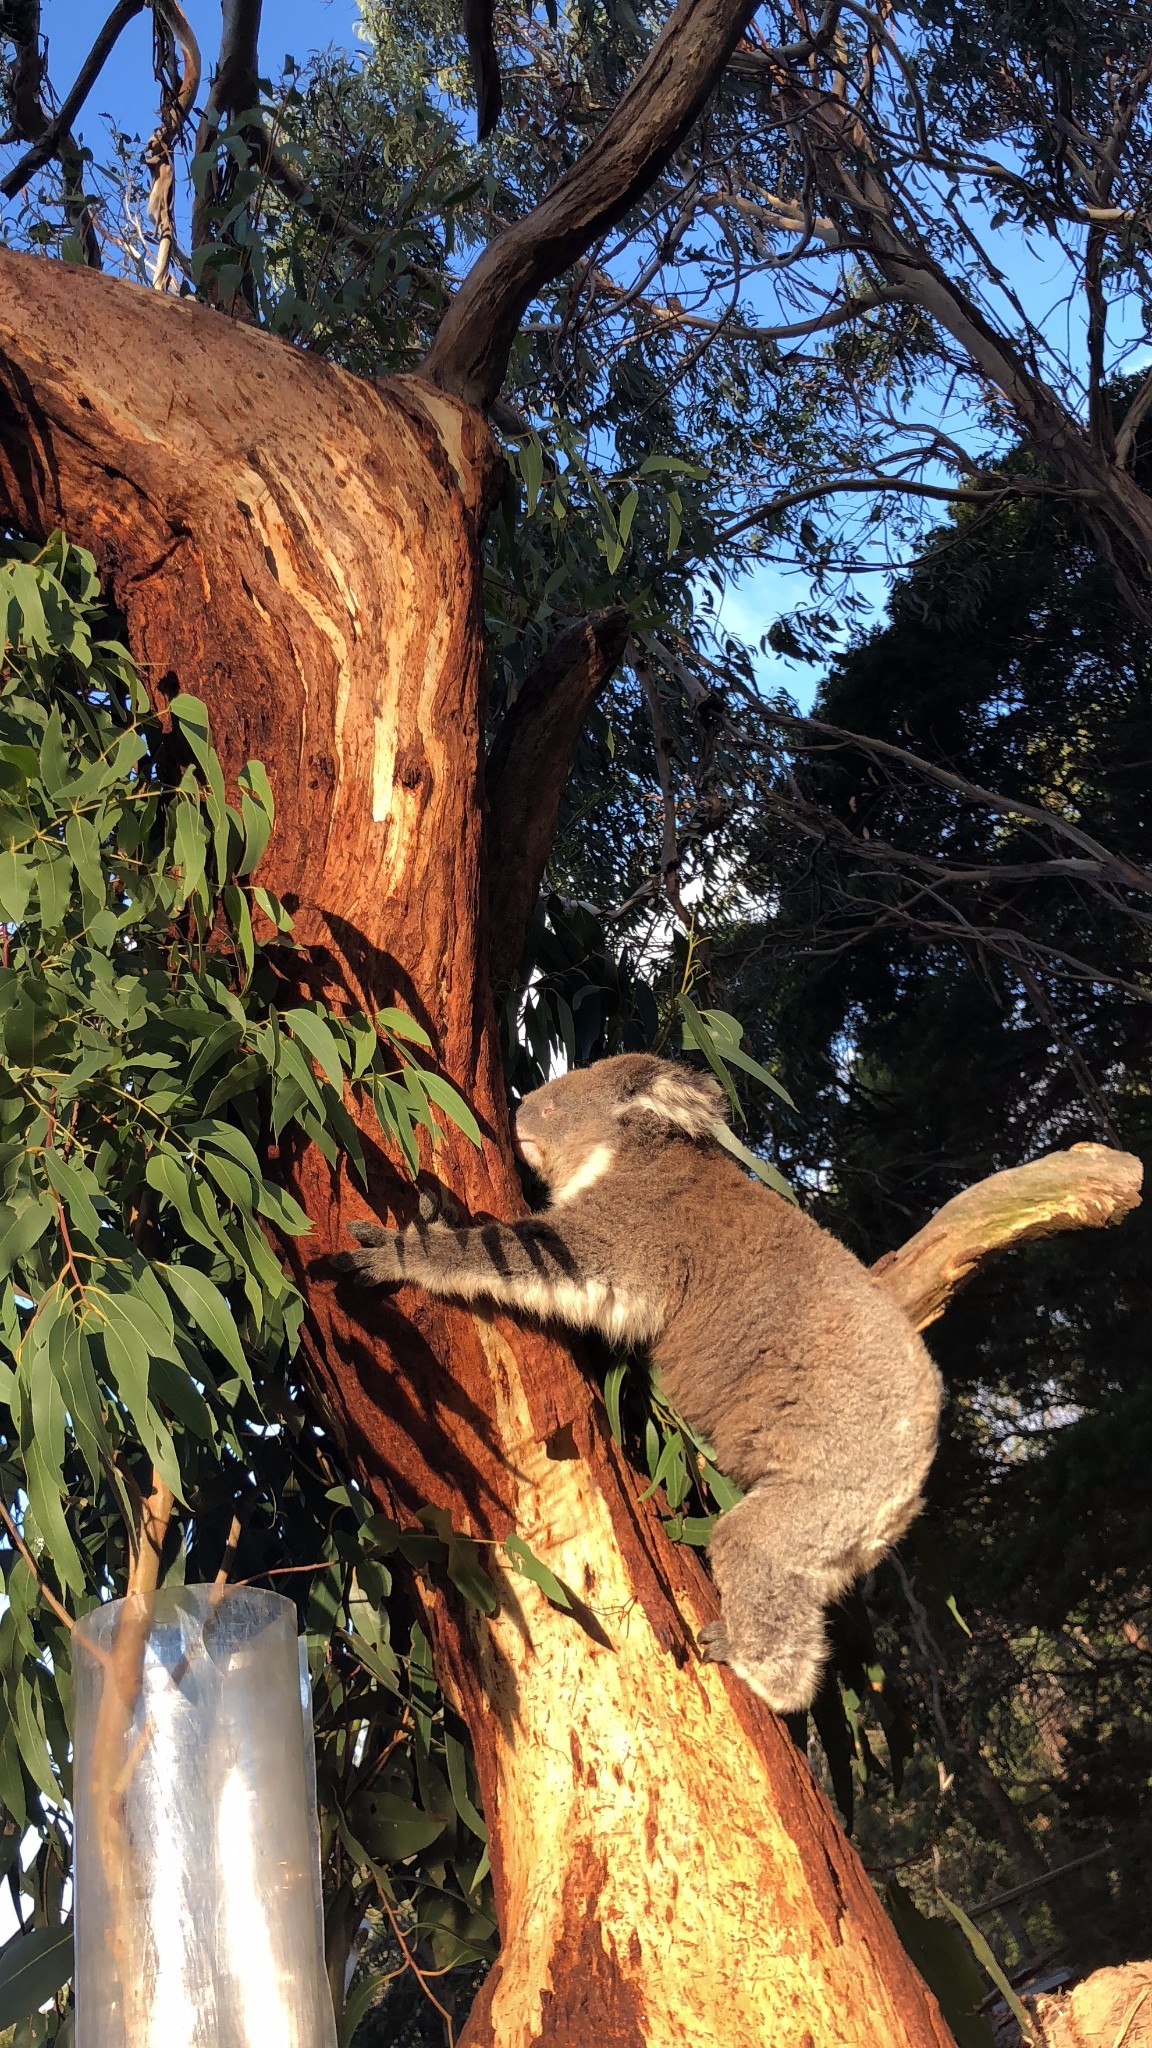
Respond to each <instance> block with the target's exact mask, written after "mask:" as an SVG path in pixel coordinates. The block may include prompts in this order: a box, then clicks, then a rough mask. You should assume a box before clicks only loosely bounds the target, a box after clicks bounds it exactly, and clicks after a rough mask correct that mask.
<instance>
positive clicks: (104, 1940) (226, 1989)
mask: <svg viewBox="0 0 1152 2048" xmlns="http://www.w3.org/2000/svg"><path fill="white" fill-rule="evenodd" d="M73 1684H74V1689H75V1707H74V1719H73V1726H74V1731H75V1742H74V1795H73V1806H74V1815H75V1827H76V1839H75V1862H74V1882H75V1924H76V2043H77V2048H335V2041H336V2033H335V2026H334V2022H333V2017H332V2003H331V1998H330V1996H329V1991H328V1983H327V1979H326V1976H325V1972H324V1950H323V1927H322V1913H321V1898H320V1869H319V1853H318V1833H317V1822H316V1802H315V1767H314V1758H313V1749H312V1715H311V1703H310V1698H309V1696H308V1692H307V1686H306V1684H303V1685H302V1681H301V1661H300V1654H299V1650H298V1648H297V1641H296V1614H295V1609H294V1608H293V1606H292V1603H291V1602H290V1601H288V1600H284V1599H282V1598H281V1597H280V1595H279V1594H277V1593H262V1592H255V1591H253V1590H252V1589H250V1588H248V1587H218V1586H181V1587H173V1588H171V1589H169V1590H165V1591H162V1592H160V1593H157V1594H156V1595H155V1596H154V1597H151V1598H148V1597H145V1596H141V1595H139V1594H135V1595H131V1596H130V1597H129V1598H128V1599H127V1600H117V1601H113V1602H111V1603H110V1604H109V1605H107V1606H103V1607H98V1608H96V1609H95V1611H94V1612H93V1613H91V1614H89V1615H88V1616H86V1618H85V1619H84V1620H83V1621H82V1622H81V1623H79V1624H78V1626H77V1628H76V1629H75V1631H74V1633H73Z"/></svg>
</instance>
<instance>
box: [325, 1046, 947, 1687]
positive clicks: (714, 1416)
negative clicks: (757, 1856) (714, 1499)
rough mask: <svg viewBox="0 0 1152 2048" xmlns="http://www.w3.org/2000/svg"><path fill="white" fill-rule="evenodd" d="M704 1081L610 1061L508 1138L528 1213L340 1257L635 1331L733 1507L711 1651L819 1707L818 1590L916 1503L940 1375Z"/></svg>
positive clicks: (721, 1527) (635, 1056)
mask: <svg viewBox="0 0 1152 2048" xmlns="http://www.w3.org/2000/svg"><path fill="white" fill-rule="evenodd" d="M722 1099H723V1098H722V1096H721V1093H720V1090H719V1088H718V1087H717V1085H716V1083H715V1082H714V1081H713V1080H711V1079H710V1078H709V1077H705V1076H701V1075H698V1074H695V1073H692V1072H691V1071H689V1070H688V1069H686V1068H684V1067H679V1066H674V1065H672V1064H671V1063H669V1062H668V1061H665V1060H658V1059H655V1058H653V1057H651V1056H650V1055H648V1054H646V1053H625V1054H622V1055H621V1056H620V1057H618V1058H616V1059H608V1060H602V1061H601V1062H600V1063H599V1065H597V1066H594V1067H591V1068H589V1069H587V1070H584V1071H581V1072H578V1073H572V1074H564V1075H562V1076H561V1077H560V1079H558V1080H556V1081H550V1082H549V1083H548V1086H547V1087H546V1088H540V1089H537V1091H536V1092H535V1094H532V1095H529V1096H527V1097H526V1098H525V1100H524V1102H523V1103H522V1104H521V1106H520V1109H519V1110H518V1112H517V1115H516V1119H515V1136H516V1147H517V1150H518V1152H519V1153H520V1155H521V1157H522V1158H523V1159H524V1160H525V1161H526V1162H527V1164H528V1165H529V1166H530V1167H532V1169H533V1170H534V1171H535V1172H536V1173H537V1174H538V1175H539V1177H540V1179H541V1180H542V1181H543V1182H544V1184H545V1186H546V1187H547V1189H548V1194H549V1205H548V1207H547V1208H546V1209H545V1210H544V1211H543V1212H542V1213H541V1214H540V1215H537V1216H534V1217H532V1218H531V1219H530V1220H529V1221H527V1222H524V1223H496V1222H482V1223H477V1224H473V1225H470V1226H468V1227H464V1228H455V1227H450V1226H448V1225H446V1224H443V1223H436V1224H426V1223H420V1224H416V1225H414V1226H413V1227H412V1228H411V1229H408V1230H402V1231H391V1230H381V1229H378V1228H376V1227H375V1226H374V1225H371V1224H354V1225H353V1226H352V1231H353V1235H354V1236H355V1237H357V1238H359V1240H360V1242H361V1244H363V1245H365V1246H366V1247H370V1249H366V1250H364V1251H360V1252H352V1253H349V1254H346V1255H344V1256H342V1257H341V1258H339V1259H338V1260H337V1261H336V1263H337V1264H338V1265H339V1266H340V1267H341V1268H342V1269H343V1270H344V1271H346V1272H349V1273H351V1274H352V1275H353V1276H354V1277H355V1278H356V1279H358V1280H359V1281H360V1282H361V1283H362V1284H366V1285H380V1284H386V1283H391V1282H395V1281H401V1280H410V1281H415V1282H417V1283H418V1284H419V1285H420V1286H422V1287H427V1288H430V1289H431V1290H432V1291H433V1292H434V1293H436V1294H443V1295H449V1296H452V1297H454V1298H456V1299H458V1300H463V1301H472V1300H482V1301H489V1302H492V1303H498V1304H500V1305H501V1306H504V1307H508V1308H514V1309H520V1310H525V1311H528V1312H530V1313H531V1314H533V1315H535V1316H539V1317H542V1318H546V1319H554V1320H555V1321H557V1322H561V1323H566V1324H569V1325H572V1326H575V1327H577V1328H589V1329H594V1330H598V1331H600V1332H601V1333H602V1334H603V1335H604V1336H605V1337H607V1338H609V1339H611V1340H613V1341H615V1342H616V1343H621V1344H647V1345H649V1346H650V1347H651V1352H652V1358H653V1361H654V1363H655V1365H656V1366H657V1367H658V1369H659V1372H660V1376H661V1379H662V1381H663V1384H664V1388H665V1390H666V1392H667V1395H668V1398H669V1400H670V1401H671V1402H672V1403H673V1405H674V1406H675V1407H676V1408H677V1409H678V1410H679V1411H680V1413H681V1414H682V1415H683V1416H684V1417H685V1419H686V1420H687V1421H688V1422H689V1423H690V1424H691V1425H692V1427H693V1429H695V1430H698V1431H699V1432H700V1434H701V1435H702V1436H704V1437H705V1438H706V1439H707V1440H708V1442H709V1443H710V1444H711V1445H712V1446H713V1448H714V1450H715V1453H716V1462H717V1464H718V1466H719V1467H720V1469H721V1471H723V1472H725V1473H727V1474H728V1475H729V1477H730V1478H732V1479H734V1480H735V1481H736V1482H737V1484H738V1485H740V1486H742V1487H744V1488H745V1491H746V1498H745V1499H744V1500H742V1501H741V1502H739V1504H738V1505H737V1506H736V1507H734V1508H731V1509H730V1510H729V1511H728V1513H727V1514H725V1515H722V1516H721V1518H720V1521H719V1522H718V1524H717V1526H716V1529H715V1532H714V1534H713V1537H712V1544H711V1552H710V1554H711V1559H712V1567H713V1570H714V1573H715V1576H716V1582H717V1585H718V1587H719V1590H720V1599H721V1607H722V1614H723V1619H722V1620H721V1621H718V1622H713V1623H711V1624H710V1625H709V1626H708V1627H707V1628H705V1629H703V1630H702V1631H701V1642H702V1643H703V1644H704V1646H705V1655H706V1656H708V1657H711V1658H714V1659H716V1660H717V1661H719V1662H722V1663H728V1664H731V1666H732V1668H733V1670H734V1671H736V1672H738V1673H739V1675H740V1677H741V1678H743V1679H745V1680H746V1682H747V1683H748V1684H749V1685H750V1686H751V1687H752V1690H753V1691H754V1692H757V1693H759V1694H760V1696H761V1697H762V1698H763V1699H766V1700H767V1701H768V1703H769V1705H770V1706H772V1707H775V1708H776V1709H777V1711H778V1712H780V1713H791V1712H793V1711H794V1710H795V1709H797V1708H800V1707H806V1706H807V1705H809V1703H810V1702H811V1700H812V1697H813V1695H814V1693H815V1691H816V1688H817V1685H818V1683H819V1679H820V1672H821V1669H822V1667H823V1664H824V1659H825V1656H826V1646H825V1640H824V1610H825V1608H826V1606H827V1604H828V1602H829V1601H830V1600H832V1599H834V1598H835V1597H836V1595H837V1594H838V1593H840V1592H842V1591H843V1590H844V1588H845V1587H846V1586H848V1585H849V1584H851V1582H852V1580H853V1579H855V1578H857V1577H858V1576H859V1575H860V1573H862V1572H866V1571H868V1570H869V1568H870V1567H871V1566H872V1565H874V1564H875V1563H876V1562H877V1561H878V1559H879V1558H881V1557H882V1556H883V1554H884V1552H885V1551H886V1550H887V1549H888V1548H889V1547H890V1545H891V1544H893V1543H894V1542H895V1541H896V1540H897V1538H898V1537H899V1536H900V1535H901V1534H902V1532H903V1531H904V1530H905V1529H906V1528H907V1526H908V1524H909V1522H911V1520H912V1519H913V1517H914V1515H915V1514H916V1513H917V1512H918V1510H919V1508H920V1505H921V1501H920V1489H921V1486H922V1485H923V1482H924V1479H925V1476H926V1474H927V1471H928V1467H929V1465H930V1464H931V1462H932V1455H933V1452H934V1450H935V1446H936V1428H937V1421H938V1417H939V1412H940V1380H939V1375H938V1374H937V1372H936V1368H935V1366H934V1365H933V1364H932V1361H931V1359H930V1358H929V1356H928V1353H927V1351H926V1350H925V1349H924V1346H923V1344H922V1343H921V1342H920V1339H919V1337H918V1336H917V1335H916V1333H915V1331H914V1330H913V1329H912V1326H911V1324H910V1323H909V1322H908V1321H907V1319H906V1318H905V1317H904V1315H903V1314H902V1313H901V1311H900V1309H899V1308H898V1307H897V1306H896V1304H895V1302H893V1301H892V1300H891V1298H890V1297H889V1296H888V1295H886V1294H885V1292H884V1289H883V1288H882V1287H880V1286H878V1285H877V1284H876V1283H875V1282H874V1281H873V1280H872V1279H870V1278H869V1275H868V1273H867V1272H866V1270H865V1268H864V1267H863V1266H862V1265H861V1264H860V1263H859V1261H858V1260H857V1259H855V1258H853V1256H852V1254H851V1252H849V1251H846V1250H845V1248H844V1247H843V1245H840V1244H837V1242H836V1240H835V1239H834V1238H832V1237H829V1236H828V1234H827V1232H826V1231H824V1230H821V1229H820V1227H819V1226H818V1225H817V1224H816V1223H814V1222H813V1221H812V1219H811V1217H808V1216H805V1215H804V1214H803V1213H802V1212H801V1211H800V1210H798V1209H794V1208H793V1207H792V1206H791V1205H790V1204H789V1203H788V1202H786V1201H784V1200H782V1199H781V1197H780V1196H779V1195H774V1194H772V1193H771V1192H770V1191H769V1190H768V1189H766V1188H763V1187H758V1186H756V1185H755V1184H754V1183H753V1182H752V1181H751V1180H749V1178H748V1177H747V1175H746V1174H745V1173H744V1171H743V1170H742V1168H741V1167H740V1166H738V1165H737V1163H736V1161H735V1160H734V1159H733V1158H732V1157H731V1155H730V1154H729V1153H728V1152H726V1151H725V1150H724V1148H723V1147H722V1146H721V1145H720V1144H718V1143H717V1141H716V1139H715V1137H714V1136H713V1135H712V1134H713V1132H714V1130H715V1127H716V1125H717V1123H718V1121H719V1119H720V1112H721V1104H722Z"/></svg>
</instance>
